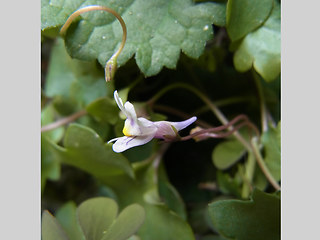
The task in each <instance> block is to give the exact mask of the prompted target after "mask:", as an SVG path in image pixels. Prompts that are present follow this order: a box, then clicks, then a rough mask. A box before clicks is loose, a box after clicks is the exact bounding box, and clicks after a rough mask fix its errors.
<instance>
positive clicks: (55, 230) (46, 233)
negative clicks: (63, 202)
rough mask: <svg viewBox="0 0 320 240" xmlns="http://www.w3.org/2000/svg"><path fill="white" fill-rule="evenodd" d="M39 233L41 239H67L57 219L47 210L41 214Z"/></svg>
mask: <svg viewBox="0 0 320 240" xmlns="http://www.w3.org/2000/svg"><path fill="white" fill-rule="evenodd" d="M41 235H42V239H43V240H69V239H68V237H67V235H66V233H65V232H64V231H63V229H62V227H61V225H60V224H59V222H58V221H57V219H56V218H55V217H54V216H52V215H51V214H50V213H49V212H48V211H44V212H43V214H42V222H41Z"/></svg>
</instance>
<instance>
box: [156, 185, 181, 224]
mask: <svg viewBox="0 0 320 240" xmlns="http://www.w3.org/2000/svg"><path fill="white" fill-rule="evenodd" d="M159 195H160V197H161V199H162V200H163V201H164V202H165V204H166V205H167V206H168V207H169V208H170V209H171V210H173V211H174V212H176V213H177V214H178V215H179V216H180V217H181V218H182V219H183V220H185V221H186V220H187V213H186V209H185V205H184V202H183V200H182V198H181V196H180V195H179V193H178V191H177V190H176V189H175V188H174V187H173V186H172V185H171V184H170V183H169V182H168V181H161V180H160V181H159Z"/></svg>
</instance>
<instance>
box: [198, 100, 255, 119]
mask: <svg viewBox="0 0 320 240" xmlns="http://www.w3.org/2000/svg"><path fill="white" fill-rule="evenodd" d="M252 99H253V98H252V97H250V96H249V97H230V98H225V99H221V100H217V101H213V103H214V105H216V106H217V107H224V106H227V105H231V104H237V103H242V102H250V101H252ZM209 110H210V108H209V107H208V106H207V105H205V106H203V107H201V108H199V110H197V111H196V112H195V113H194V114H195V115H197V116H199V115H200V114H202V113H204V112H206V111H209Z"/></svg>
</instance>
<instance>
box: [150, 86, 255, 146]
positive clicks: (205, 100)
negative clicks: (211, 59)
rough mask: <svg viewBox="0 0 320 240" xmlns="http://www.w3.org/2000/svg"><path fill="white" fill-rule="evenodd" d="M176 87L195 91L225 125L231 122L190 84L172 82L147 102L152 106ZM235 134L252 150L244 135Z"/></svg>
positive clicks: (230, 128)
mask: <svg viewBox="0 0 320 240" xmlns="http://www.w3.org/2000/svg"><path fill="white" fill-rule="evenodd" d="M175 88H184V89H187V90H189V91H191V92H193V93H194V94H195V95H197V96H198V97H199V98H200V99H201V100H202V101H203V102H205V103H206V104H207V105H208V106H209V108H210V109H211V111H212V112H213V113H214V114H215V115H216V117H217V118H218V119H219V120H220V122H221V123H222V124H224V125H227V124H228V122H229V121H228V119H227V118H226V117H225V116H224V115H223V113H222V112H221V111H220V110H219V109H218V107H217V106H216V105H215V104H214V103H213V102H212V101H211V100H210V99H209V98H208V97H207V96H205V95H204V94H203V93H202V92H200V91H199V90H197V89H195V88H194V87H193V86H190V85H188V84H185V83H175V84H172V85H169V86H167V87H165V88H163V89H162V90H160V91H159V92H158V93H157V94H156V95H154V96H153V97H152V98H151V99H150V100H149V101H148V102H147V103H148V104H149V105H151V106H152V104H154V102H155V101H157V100H158V99H159V98H160V97H161V96H162V95H164V94H165V93H166V92H168V91H170V90H172V89H175ZM229 130H230V131H231V130H233V127H232V126H230V127H229ZM233 135H234V136H235V137H236V138H237V140H238V141H239V142H241V144H242V145H243V146H244V147H245V148H246V149H247V150H248V151H251V150H252V149H251V146H250V144H249V143H248V142H247V141H246V140H245V139H244V138H243V137H242V135H241V134H240V133H239V132H238V131H235V132H234V133H233Z"/></svg>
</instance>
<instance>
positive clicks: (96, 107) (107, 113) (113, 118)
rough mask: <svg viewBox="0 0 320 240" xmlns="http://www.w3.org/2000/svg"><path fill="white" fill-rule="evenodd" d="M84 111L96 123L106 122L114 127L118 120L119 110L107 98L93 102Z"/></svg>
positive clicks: (112, 101)
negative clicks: (95, 120) (92, 117)
mask: <svg viewBox="0 0 320 240" xmlns="http://www.w3.org/2000/svg"><path fill="white" fill-rule="evenodd" d="M86 110H87V112H88V113H90V114H91V115H92V116H94V118H95V119H97V120H98V121H103V122H108V123H110V124H113V125H114V124H116V122H117V121H118V119H119V114H118V113H119V109H118V107H117V106H116V104H115V102H114V100H112V99H110V98H108V97H105V98H99V99H97V100H95V101H93V102H92V103H90V104H89V105H88V106H87V107H86Z"/></svg>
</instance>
